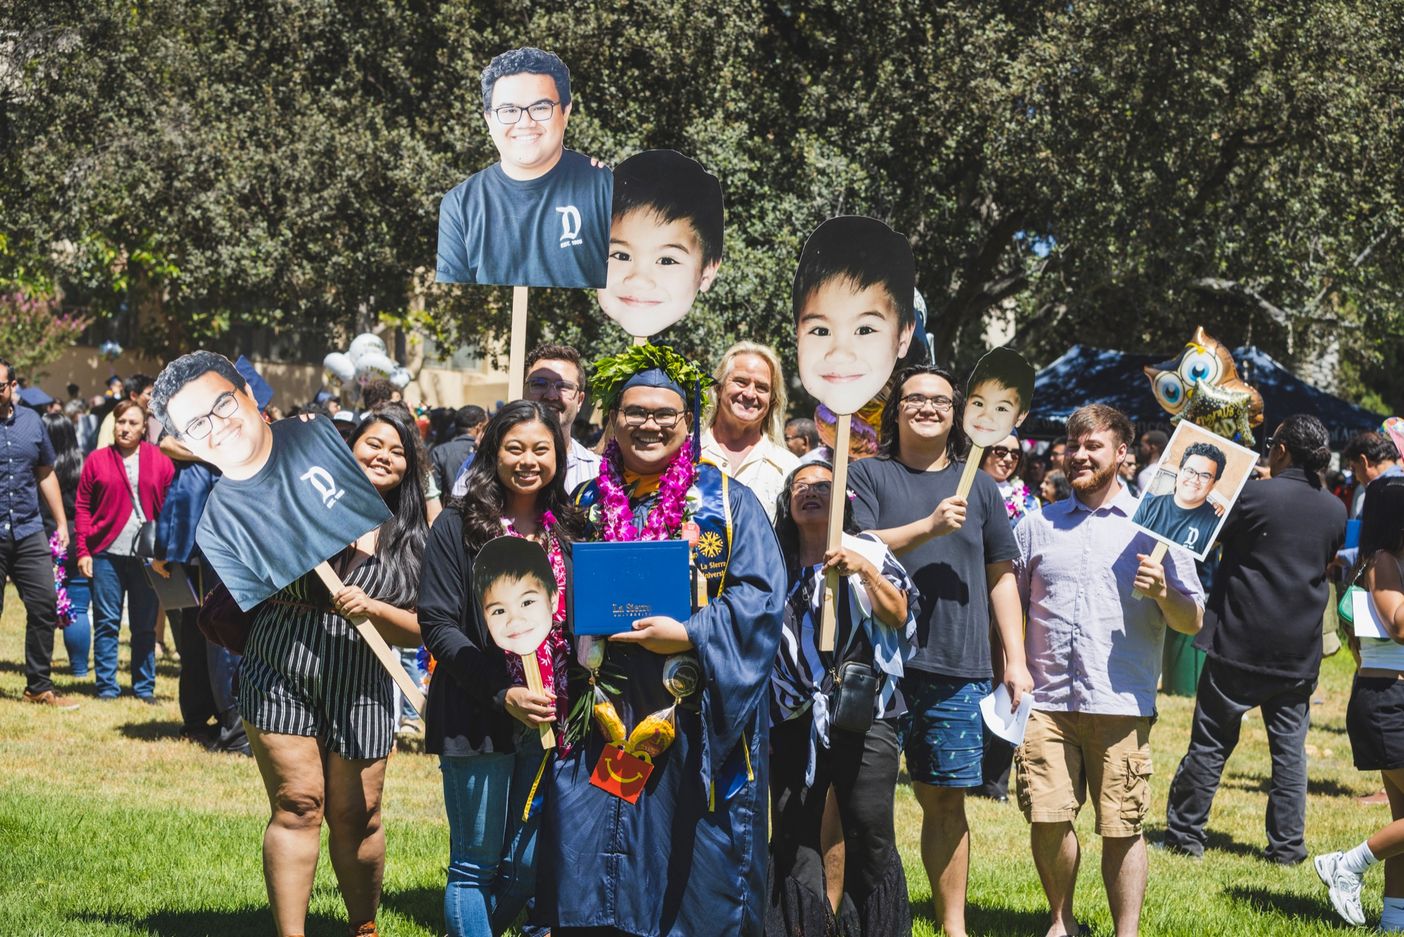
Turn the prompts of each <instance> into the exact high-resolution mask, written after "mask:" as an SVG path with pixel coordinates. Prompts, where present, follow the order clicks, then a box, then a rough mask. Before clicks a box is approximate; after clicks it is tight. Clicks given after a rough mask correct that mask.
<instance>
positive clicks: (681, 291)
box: [597, 150, 723, 338]
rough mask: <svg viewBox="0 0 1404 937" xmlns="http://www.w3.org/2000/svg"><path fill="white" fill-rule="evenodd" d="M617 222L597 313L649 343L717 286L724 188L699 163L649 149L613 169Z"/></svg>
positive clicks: (615, 220)
mask: <svg viewBox="0 0 1404 937" xmlns="http://www.w3.org/2000/svg"><path fill="white" fill-rule="evenodd" d="M612 216H613V219H612V222H611V225H610V232H609V267H608V278H607V281H606V286H605V288H604V289H602V290H599V291H598V293H597V296H598V298H599V301H600V308H601V309H603V310H604V312H605V315H607V316H609V317H610V318H611V319H613V320H614V321H615V322H617V323H619V325H620V327H621V328H623V329H624V331H626V332H628V333H629V334H630V335H632V336H634V337H635V338H648V337H649V336H651V335H656V334H658V333H659V332H662V331H663V330H665V329H667V328H668V327H669V326H672V325H674V324H676V323H677V322H678V321H679V320H681V319H682V318H683V316H685V315H687V312H688V310H689V309H691V308H692V303H693V300H694V299H696V297H697V294H698V293H705V292H706V291H707V290H708V289H710V288H711V286H712V283H713V282H714V281H715V280H716V277H717V270H718V268H719V267H720V266H721V252H722V216H723V207H722V193H721V184H720V183H719V182H718V181H717V179H716V177H715V176H713V175H711V174H710V173H708V172H707V171H706V170H705V169H703V168H702V166H701V165H700V164H699V163H697V161H696V160H693V159H689V158H688V157H686V156H683V155H682V154H681V153H675V152H673V151H672V150H649V151H647V152H644V153H639V154H638V155H637V156H631V157H629V158H628V159H626V160H625V161H624V162H623V163H621V164H620V165H619V168H618V169H616V170H615V173H614V201H613V206H612Z"/></svg>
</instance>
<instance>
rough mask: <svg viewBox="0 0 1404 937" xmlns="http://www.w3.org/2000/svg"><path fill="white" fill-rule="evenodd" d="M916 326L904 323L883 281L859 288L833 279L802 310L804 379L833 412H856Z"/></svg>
mask: <svg viewBox="0 0 1404 937" xmlns="http://www.w3.org/2000/svg"><path fill="white" fill-rule="evenodd" d="M913 328H914V325H913V324H912V323H908V324H907V325H906V326H903V325H901V317H900V314H899V313H898V311H897V309H896V308H895V306H894V303H893V301H892V297H891V296H890V295H889V294H888V291H887V289H886V287H884V286H883V285H882V284H881V283H876V284H873V285H872V286H869V287H866V288H863V289H858V288H856V284H854V283H853V282H852V281H851V280H849V279H847V278H846V277H834V278H832V279H830V280H828V281H827V282H825V283H823V284H821V285H820V286H819V288H818V289H816V290H814V291H813V292H812V293H810V295H809V297H808V298H807V299H806V300H805V303H804V306H803V308H802V309H801V311H800V315H799V325H798V335H797V336H796V352H797V354H798V357H799V373H800V383H802V384H803V385H804V389H805V390H807V391H809V393H810V395H811V396H813V397H814V398H815V399H816V400H818V401H819V402H820V403H822V404H824V405H825V406H826V407H828V408H829V409H830V410H832V411H834V412H835V413H841V414H849V413H856V412H858V410H860V409H862V407H863V405H864V404H865V403H867V402H868V401H869V400H872V399H873V398H874V397H876V396H877V394H878V392H879V391H881V390H882V388H883V387H884V386H885V385H886V384H887V381H888V378H890V377H891V376H892V368H893V366H894V365H896V363H897V359H898V358H900V357H902V355H904V354H906V353H907V347H908V346H909V345H910V344H911V341H912V331H913Z"/></svg>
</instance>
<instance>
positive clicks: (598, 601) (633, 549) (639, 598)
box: [570, 540, 692, 635]
mask: <svg viewBox="0 0 1404 937" xmlns="http://www.w3.org/2000/svg"><path fill="white" fill-rule="evenodd" d="M690 549H691V548H690V547H689V546H688V543H687V541H686V540H636V541H632V542H628V543H577V544H575V546H574V548H573V549H572V550H571V558H572V563H573V569H572V571H571V572H572V575H571V582H570V620H571V627H572V630H573V631H574V632H575V633H576V634H600V635H607V634H619V633H621V632H624V631H629V630H630V629H631V628H632V627H633V624H634V622H635V621H636V620H638V619H640V618H647V617H648V616H650V615H667V616H668V617H669V618H673V619H676V620H677V621H687V619H688V617H689V616H690V615H691V614H692V600H691V591H690V589H689V587H688V586H689V582H690V579H689V574H688V552H689V550H690Z"/></svg>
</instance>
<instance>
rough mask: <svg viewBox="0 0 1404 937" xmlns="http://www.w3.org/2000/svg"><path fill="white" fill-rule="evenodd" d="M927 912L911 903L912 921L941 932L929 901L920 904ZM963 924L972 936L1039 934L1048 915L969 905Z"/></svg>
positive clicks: (1046, 922) (1046, 921)
mask: <svg viewBox="0 0 1404 937" xmlns="http://www.w3.org/2000/svg"><path fill="white" fill-rule="evenodd" d="M922 905H923V906H925V908H926V909H927V910H922V909H921V908H920V907H919V906H918V905H917V904H916V903H915V902H913V903H912V920H913V922H916V921H925V922H926V923H927V924H929V925H930V926H931V929H932V931H934V932H936V933H940V932H941V928H940V926H939V923H938V922H937V921H936V920H935V919H934V918H932V916H931V914H930V912H929V909H930V907H931V905H930V902H929V900H928V901H924V902H922ZM965 923H966V925H967V926H968V927H969V929H970V932H971V933H974V934H1041V933H1043V932H1044V931H1046V930H1047V929H1048V914H1047V912H1044V911H1018V910H1015V909H1013V908H982V907H980V906H979V905H977V904H974V903H971V904H968V905H966V907H965Z"/></svg>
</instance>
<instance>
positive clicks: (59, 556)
mask: <svg viewBox="0 0 1404 937" xmlns="http://www.w3.org/2000/svg"><path fill="white" fill-rule="evenodd" d="M49 552H50V553H51V554H52V555H53V558H54V606H55V609H56V611H57V612H58V626H59V627H60V628H67V627H68V626H69V625H71V624H73V600H72V599H70V598H69V597H68V586H66V585H65V584H64V583H66V582H67V581H68V569H67V567H66V566H65V565H64V564H65V561H66V560H67V559H68V551H67V550H66V549H64V547H63V545H62V544H61V543H59V538H58V531H55V532H54V535H53V536H52V537H50V538H49Z"/></svg>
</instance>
